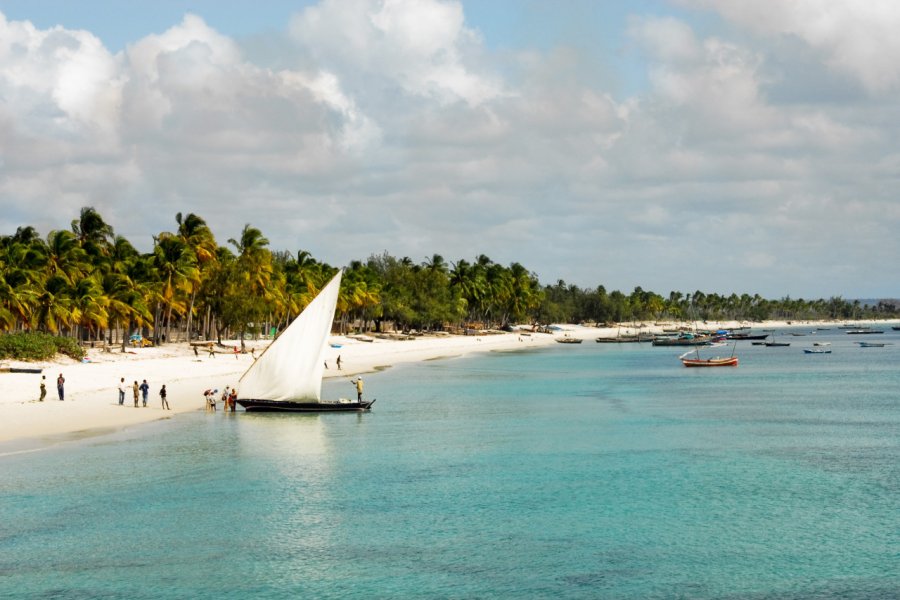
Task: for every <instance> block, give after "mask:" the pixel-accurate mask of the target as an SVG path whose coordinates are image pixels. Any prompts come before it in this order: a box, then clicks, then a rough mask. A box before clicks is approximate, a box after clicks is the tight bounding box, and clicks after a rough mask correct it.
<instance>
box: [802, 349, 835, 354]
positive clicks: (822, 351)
mask: <svg viewBox="0 0 900 600" xmlns="http://www.w3.org/2000/svg"><path fill="white" fill-rule="evenodd" d="M803 353H804V354H831V349H830V348H804V349H803Z"/></svg>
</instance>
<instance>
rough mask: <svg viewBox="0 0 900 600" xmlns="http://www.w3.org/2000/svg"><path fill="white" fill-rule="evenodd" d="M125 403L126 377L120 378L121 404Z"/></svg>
mask: <svg viewBox="0 0 900 600" xmlns="http://www.w3.org/2000/svg"><path fill="white" fill-rule="evenodd" d="M124 405H125V378H124V377H122V378H121V379H119V406H124Z"/></svg>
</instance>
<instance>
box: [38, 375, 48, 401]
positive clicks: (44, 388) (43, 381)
mask: <svg viewBox="0 0 900 600" xmlns="http://www.w3.org/2000/svg"><path fill="white" fill-rule="evenodd" d="M46 395H47V376H46V375H41V397H40V399H39V400H38V402H43V401H44V397H45V396H46Z"/></svg>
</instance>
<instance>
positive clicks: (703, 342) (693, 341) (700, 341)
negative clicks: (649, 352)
mask: <svg viewBox="0 0 900 600" xmlns="http://www.w3.org/2000/svg"><path fill="white" fill-rule="evenodd" d="M651 343H652V344H653V345H654V346H709V345H710V344H712V340H710V339H709V338H705V337H704V338H679V339H671V340H667V339H661V338H657V339H655V340H653V342H651Z"/></svg>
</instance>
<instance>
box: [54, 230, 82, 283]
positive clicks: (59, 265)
mask: <svg viewBox="0 0 900 600" xmlns="http://www.w3.org/2000/svg"><path fill="white" fill-rule="evenodd" d="M43 250H45V251H46V254H45V255H44V256H43V257H42V259H43V264H44V266H45V269H46V271H47V275H48V276H50V277H61V278H62V279H63V280H64V281H65V282H66V284H68V285H73V284H74V283H75V281H76V280H78V279H79V278H80V277H83V276H84V275H85V274H86V273H87V272H88V271H89V270H90V269H91V264H90V263H89V262H88V261H87V255H86V254H85V252H84V250H83V249H82V248H81V246H79V244H78V239H77V238H76V237H75V234H74V233H72V232H71V231H65V230H56V231H51V232H50V233H49V234H47V245H46V246H45V247H44V248H43Z"/></svg>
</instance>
